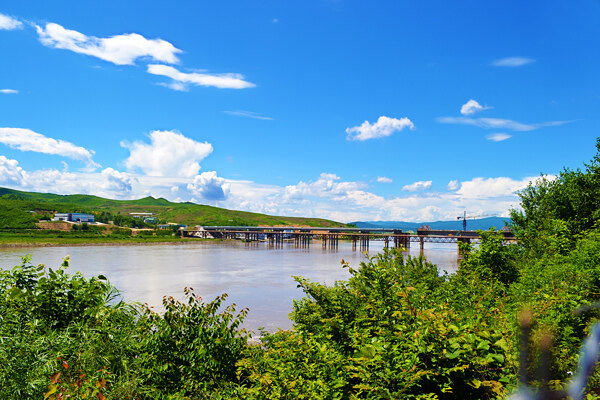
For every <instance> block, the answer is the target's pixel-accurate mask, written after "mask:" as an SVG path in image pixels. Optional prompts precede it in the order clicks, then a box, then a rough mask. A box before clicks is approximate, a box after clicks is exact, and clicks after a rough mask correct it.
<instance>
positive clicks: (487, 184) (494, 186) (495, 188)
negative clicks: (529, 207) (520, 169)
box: [457, 177, 539, 198]
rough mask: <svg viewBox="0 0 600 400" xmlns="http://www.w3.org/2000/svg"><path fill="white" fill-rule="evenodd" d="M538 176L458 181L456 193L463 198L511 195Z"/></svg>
mask: <svg viewBox="0 0 600 400" xmlns="http://www.w3.org/2000/svg"><path fill="white" fill-rule="evenodd" d="M537 179H539V177H527V178H523V179H521V180H514V179H511V178H507V177H498V178H474V179H472V180H470V181H464V182H461V183H460V189H459V190H458V192H457V193H458V194H459V195H461V196H463V197H465V198H490V197H506V196H512V195H514V194H515V192H517V191H519V190H522V189H524V188H526V187H527V185H528V184H529V183H530V182H534V181H536V180H537Z"/></svg>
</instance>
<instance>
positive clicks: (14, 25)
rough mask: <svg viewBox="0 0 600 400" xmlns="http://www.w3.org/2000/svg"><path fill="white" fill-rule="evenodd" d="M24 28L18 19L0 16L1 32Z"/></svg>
mask: <svg viewBox="0 0 600 400" xmlns="http://www.w3.org/2000/svg"><path fill="white" fill-rule="evenodd" d="M22 26H23V23H22V22H21V21H19V20H17V19H14V18H12V17H9V16H8V15H4V14H0V30H7V31H10V30H13V29H19V28H21V27H22Z"/></svg>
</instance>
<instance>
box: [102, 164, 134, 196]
mask: <svg viewBox="0 0 600 400" xmlns="http://www.w3.org/2000/svg"><path fill="white" fill-rule="evenodd" d="M102 176H103V177H104V179H105V182H106V183H105V185H104V188H105V189H107V190H115V191H120V192H131V190H132V188H133V184H134V183H135V182H136V179H135V178H132V177H131V176H130V175H129V174H127V173H125V172H119V171H117V170H115V169H112V168H106V169H104V170H103V171H102Z"/></svg>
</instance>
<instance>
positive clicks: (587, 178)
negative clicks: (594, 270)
mask: <svg viewBox="0 0 600 400" xmlns="http://www.w3.org/2000/svg"><path fill="white" fill-rule="evenodd" d="M596 148H597V151H598V152H597V154H596V155H595V156H594V158H593V159H592V160H591V161H590V163H589V164H585V169H584V170H583V171H582V170H580V169H577V170H570V169H564V170H563V171H562V172H561V173H560V174H559V175H558V177H556V179H553V180H552V179H549V178H548V177H544V176H542V178H541V179H540V180H538V182H537V183H535V184H530V185H529V187H527V188H526V189H525V190H523V191H522V192H521V193H520V198H521V204H520V206H521V210H512V212H511V219H512V221H513V224H512V226H511V227H512V229H513V231H514V232H515V233H516V234H517V236H518V237H519V238H520V239H521V240H522V244H523V245H524V246H525V248H527V249H528V250H530V251H532V254H534V255H535V256H536V257H541V256H542V255H543V254H547V251H546V249H545V248H544V245H545V244H546V241H547V239H553V240H554V242H555V243H554V245H555V246H557V248H553V249H552V250H554V251H559V252H562V253H563V254H564V252H565V249H566V248H572V247H573V246H574V245H575V237H576V235H577V234H580V233H582V232H585V231H586V230H589V229H592V228H593V227H594V226H595V225H596V224H597V222H598V220H599V218H600V138H598V139H597V141H596Z"/></svg>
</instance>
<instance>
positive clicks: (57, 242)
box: [0, 236, 222, 248]
mask: <svg viewBox="0 0 600 400" xmlns="http://www.w3.org/2000/svg"><path fill="white" fill-rule="evenodd" d="M207 241H209V242H221V241H222V239H200V238H179V237H172V238H169V237H143V236H142V237H138V236H134V237H130V238H111V237H107V236H102V237H20V236H12V237H0V248H25V247H64V246H140V245H160V244H175V245H179V244H190V243H198V242H207Z"/></svg>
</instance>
